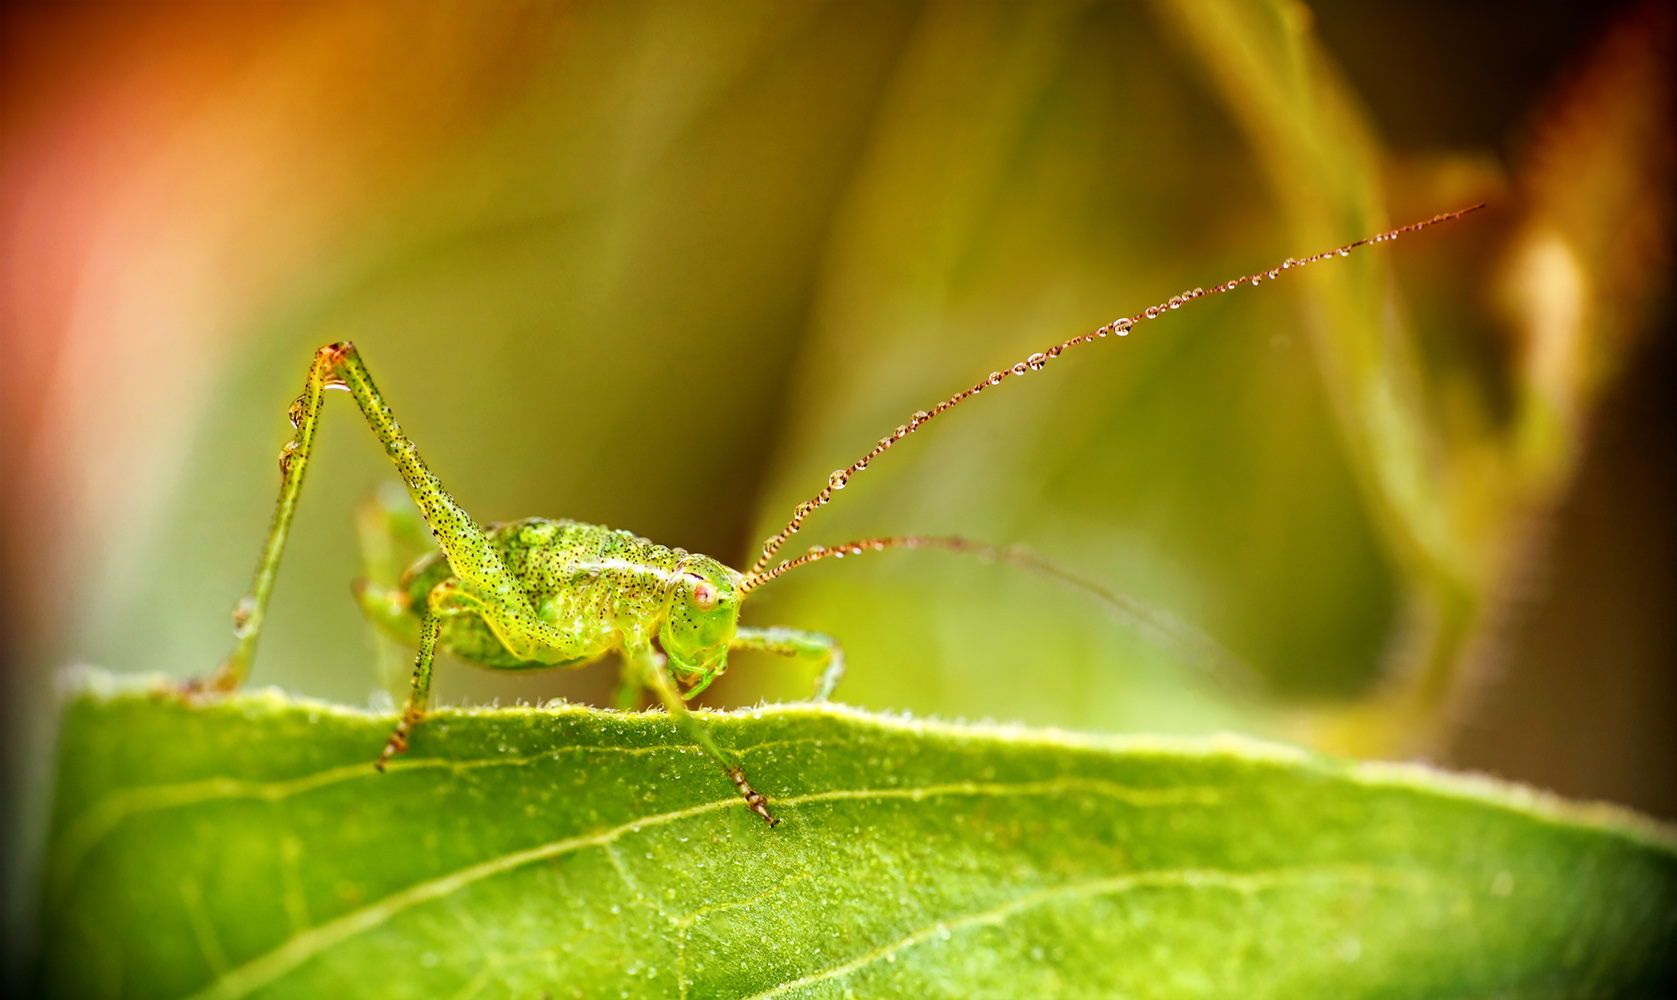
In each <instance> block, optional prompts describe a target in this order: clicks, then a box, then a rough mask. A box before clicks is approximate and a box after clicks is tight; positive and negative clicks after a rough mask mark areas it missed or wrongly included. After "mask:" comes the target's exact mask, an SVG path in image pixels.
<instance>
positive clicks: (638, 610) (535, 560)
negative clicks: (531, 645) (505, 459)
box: [402, 517, 687, 669]
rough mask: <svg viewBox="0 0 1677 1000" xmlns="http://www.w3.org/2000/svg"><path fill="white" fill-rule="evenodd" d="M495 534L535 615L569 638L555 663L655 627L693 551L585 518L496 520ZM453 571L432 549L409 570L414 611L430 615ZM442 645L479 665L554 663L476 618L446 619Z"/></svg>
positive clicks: (582, 657)
mask: <svg viewBox="0 0 1677 1000" xmlns="http://www.w3.org/2000/svg"><path fill="white" fill-rule="evenodd" d="M487 533H488V536H489V540H490V542H491V544H493V545H494V546H495V548H496V550H497V552H498V553H499V555H500V557H501V560H502V563H503V564H504V565H505V566H506V568H507V569H508V571H510V572H511V573H512V575H513V576H514V577H515V578H517V579H518V580H519V582H520V583H521V584H522V586H523V590H524V595H525V597H527V598H528V599H529V601H530V605H531V607H532V608H534V609H535V612H536V615H537V616H538V617H539V618H541V619H542V620H543V621H545V622H547V623H548V624H550V625H552V626H553V627H554V628H556V629H558V630H559V631H560V632H561V633H563V634H564V635H565V636H566V637H567V638H568V639H569V640H570V643H569V644H568V648H566V649H565V650H564V652H565V654H566V655H565V656H563V657H561V658H560V659H558V660H555V661H553V663H554V664H557V663H572V662H578V661H586V660H591V659H594V658H596V657H599V656H601V655H604V654H605V653H607V652H610V651H612V650H614V649H617V648H619V647H620V645H621V643H622V637H623V636H624V635H626V634H629V633H631V632H632V631H634V630H641V631H642V632H643V634H646V635H651V634H653V633H655V632H656V630H657V627H658V625H659V623H660V621H661V618H662V615H663V608H664V591H665V585H666V582H667V581H668V579H669V578H670V575H671V574H672V573H674V572H675V569H676V566H677V564H678V563H679V562H680V561H681V560H682V559H683V558H684V557H685V556H686V555H687V553H686V552H684V551H683V550H681V549H671V548H667V547H665V546H662V545H658V544H656V543H654V542H652V541H650V540H648V539H645V538H642V537H640V536H638V535H635V534H634V533H632V532H628V531H620V530H617V529H614V528H607V527H604V526H603V525H598V524H584V523H582V522H579V521H570V520H550V519H548V518H541V517H531V518H524V519H522V520H518V521H508V522H504V523H499V524H492V525H490V526H489V527H488V532H487ZM452 577H453V571H452V569H451V568H450V567H449V565H448V561H447V559H446V558H444V556H443V554H442V553H441V552H432V553H429V554H427V555H425V556H424V557H422V558H421V559H420V560H419V561H417V562H416V563H414V564H413V566H412V567H411V568H410V569H409V570H408V571H407V573H405V574H404V575H403V579H402V589H403V590H405V591H406V592H407V596H408V607H409V609H410V614H412V615H414V616H416V617H417V616H419V615H422V614H423V609H424V608H425V607H426V600H427V598H428V596H429V594H430V592H431V590H432V588H434V587H436V586H437V585H438V584H440V583H443V582H444V581H447V580H450V579H451V578H452ZM442 644H443V646H444V647H445V648H447V649H448V650H449V651H450V652H452V653H454V654H455V655H457V656H459V657H461V658H462V659H465V660H468V661H470V662H473V663H478V664H481V665H484V666H490V667H499V668H503V669H519V668H531V667H540V666H545V665H549V664H547V663H533V662H525V661H520V660H518V659H517V658H516V657H514V656H512V654H510V653H509V652H507V650H506V648H505V647H504V646H502V645H501V643H500V641H499V640H497V639H496V638H495V636H494V634H493V633H492V632H491V631H490V630H489V628H488V626H487V625H486V624H485V623H484V622H483V621H482V620H481V619H479V618H477V617H476V616H475V615H457V616H454V617H452V618H451V619H449V620H447V621H446V622H445V623H444V628H443V635H442Z"/></svg>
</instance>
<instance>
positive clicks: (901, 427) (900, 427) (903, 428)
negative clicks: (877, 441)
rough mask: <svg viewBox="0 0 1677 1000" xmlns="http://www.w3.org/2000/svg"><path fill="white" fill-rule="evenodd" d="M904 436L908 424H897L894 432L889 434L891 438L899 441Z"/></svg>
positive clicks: (906, 432)
mask: <svg viewBox="0 0 1677 1000" xmlns="http://www.w3.org/2000/svg"><path fill="white" fill-rule="evenodd" d="M905 437H908V425H907V424H898V425H897V430H896V432H895V433H894V434H892V435H891V438H892V440H894V441H900V440H902V439H903V438H905Z"/></svg>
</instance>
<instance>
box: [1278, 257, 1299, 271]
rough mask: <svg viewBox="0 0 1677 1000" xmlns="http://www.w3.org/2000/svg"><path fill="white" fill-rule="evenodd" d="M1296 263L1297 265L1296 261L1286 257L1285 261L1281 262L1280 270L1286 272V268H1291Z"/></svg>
mask: <svg viewBox="0 0 1677 1000" xmlns="http://www.w3.org/2000/svg"><path fill="white" fill-rule="evenodd" d="M1297 263H1298V261H1296V260H1294V259H1293V258H1291V257H1288V258H1287V259H1286V260H1284V261H1282V262H1281V270H1283V271H1285V270H1287V269H1288V268H1290V267H1292V266H1293V265H1294V264H1297Z"/></svg>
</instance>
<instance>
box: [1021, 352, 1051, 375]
mask: <svg viewBox="0 0 1677 1000" xmlns="http://www.w3.org/2000/svg"><path fill="white" fill-rule="evenodd" d="M1047 363H1048V356H1047V355H1046V354H1033V355H1031V356H1030V357H1028V358H1026V359H1025V364H1026V365H1028V366H1030V369H1031V371H1033V372H1039V371H1042V366H1043V365H1046V364H1047Z"/></svg>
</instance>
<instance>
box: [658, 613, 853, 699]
mask: <svg viewBox="0 0 1677 1000" xmlns="http://www.w3.org/2000/svg"><path fill="white" fill-rule="evenodd" d="M728 648H729V649H730V650H733V649H760V650H764V651H765V652H770V653H775V654H777V655H780V656H788V657H791V658H792V659H795V660H813V661H814V662H815V664H816V666H818V667H821V668H823V669H822V671H821V676H820V677H819V678H818V679H817V680H816V682H815V700H816V701H826V700H827V699H828V698H829V697H831V696H832V693H833V689H834V688H836V687H838V682H839V681H841V680H843V679H844V650H843V649H840V648H839V644H838V641H837V640H835V639H833V638H832V637H831V636H825V635H822V634H821V633H819V632H804V631H800V630H798V629H795V628H751V627H749V626H745V625H741V626H740V628H739V631H737V632H735V633H734V638H733V639H732V640H730V641H729V643H728ZM706 683H709V681H708V680H707V681H706ZM700 690H703V685H700V687H699V688H695V689H694V690H692V691H689V692H687V694H688V697H692V696H693V695H695V694H697V693H698V692H699V691H700Z"/></svg>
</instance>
